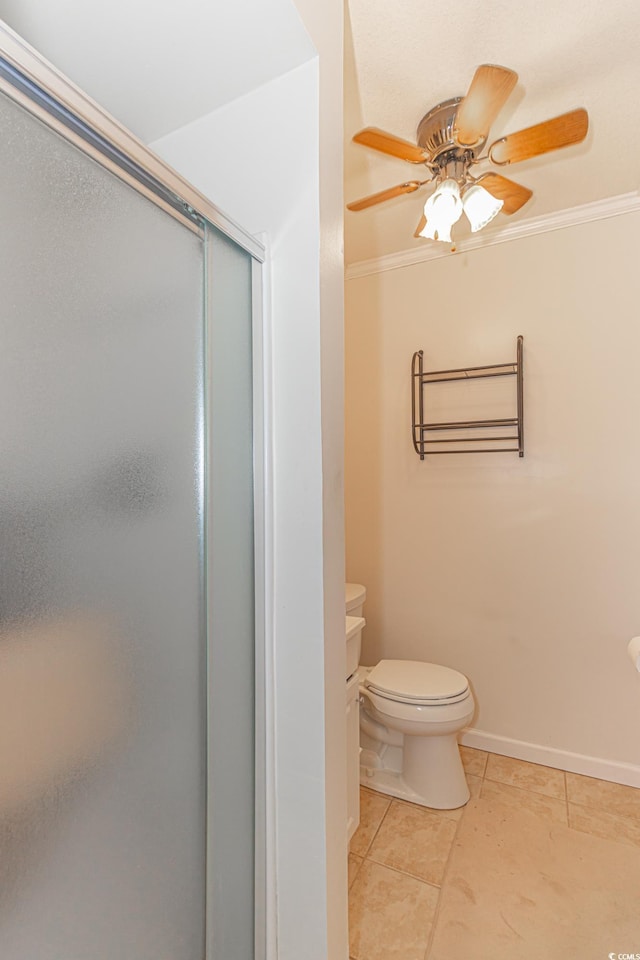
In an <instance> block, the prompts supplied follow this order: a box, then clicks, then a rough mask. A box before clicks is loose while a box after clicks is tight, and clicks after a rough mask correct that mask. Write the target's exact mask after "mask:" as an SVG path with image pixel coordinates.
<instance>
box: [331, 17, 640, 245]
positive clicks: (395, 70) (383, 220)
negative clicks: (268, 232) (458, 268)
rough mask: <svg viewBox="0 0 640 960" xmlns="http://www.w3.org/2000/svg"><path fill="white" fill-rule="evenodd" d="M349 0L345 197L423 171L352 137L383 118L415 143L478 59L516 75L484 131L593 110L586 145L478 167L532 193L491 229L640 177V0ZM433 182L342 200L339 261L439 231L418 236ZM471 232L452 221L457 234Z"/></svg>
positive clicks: (623, 187) (625, 189) (636, 184)
mask: <svg viewBox="0 0 640 960" xmlns="http://www.w3.org/2000/svg"><path fill="white" fill-rule="evenodd" d="M346 3H347V11H346V16H347V21H346V29H345V96H346V106H345V140H346V148H345V197H346V200H347V201H350V200H355V199H357V198H359V197H362V196H365V195H367V194H369V193H374V192H376V191H377V190H382V189H384V188H385V187H390V186H394V185H395V184H398V183H402V182H403V181H404V180H409V179H414V178H416V177H418V178H420V171H421V170H422V168H421V167H417V168H416V166H415V165H414V164H409V163H406V162H405V161H402V160H395V159H393V158H391V157H386V156H384V155H383V154H380V153H377V152H375V151H373V150H370V149H368V148H366V147H362V146H358V145H356V144H353V143H351V137H352V136H353V134H354V133H355V132H356V131H357V130H359V129H361V128H362V127H364V126H377V127H382V128H383V129H384V130H388V131H390V132H391V133H395V134H396V135H398V136H400V137H403V138H405V139H408V140H413V141H415V131H416V127H417V125H418V122H419V120H420V119H421V117H422V116H423V115H424V114H425V113H426V112H427V110H429V109H430V108H431V107H432V106H434V105H435V104H437V103H439V102H440V101H442V100H446V99H448V98H449V97H454V96H462V95H463V94H464V93H465V92H466V90H467V87H468V86H469V83H470V82H471V78H472V76H473V73H474V70H475V68H476V66H477V65H478V64H481V63H498V64H502V65H504V66H506V67H510V68H511V69H513V70H515V71H516V72H517V73H518V74H519V78H520V79H519V83H518V86H517V87H516V89H515V91H514V92H513V94H512V95H511V98H510V99H509V101H508V102H507V104H506V106H505V107H504V109H503V110H502V112H501V114H500V115H499V116H498V119H497V120H496V122H495V123H494V126H493V128H492V130H491V136H490V141H489V142H491V141H492V140H495V139H497V138H498V137H501V136H504V135H505V134H506V133H509V132H512V131H515V130H519V129H522V128H523V127H527V126H530V125H531V124H534V123H538V122H540V121H541V120H546V119H549V118H550V117H555V116H557V115H558V114H560V113H565V112H566V111H567V110H571V109H573V108H575V107H580V106H583V107H586V109H587V110H588V111H589V117H590V130H589V134H588V136H587V139H586V140H585V141H584V143H582V144H579V145H577V146H573V147H568V148H565V149H564V150H560V151H557V152H555V153H550V154H547V155H546V156H544V157H538V158H536V159H534V160H528V161H524V162H522V163H519V164H514V165H513V166H511V167H509V168H508V169H506V170H501V169H500V168H497V167H491V166H489V165H488V164H485V165H483V167H482V168H481V169H482V170H483V171H484V170H489V169H495V170H497V171H498V172H503V173H505V175H506V176H508V177H510V178H512V179H514V180H517V181H519V182H521V183H523V184H525V185H526V186H528V187H529V188H530V189H532V190H533V191H534V196H533V198H532V199H531V200H530V201H529V203H528V204H527V205H526V206H525V207H524V208H523V209H522V210H521V211H519V212H518V213H517V214H514V215H513V216H512V217H506V216H505V215H503V214H499V216H498V217H497V218H496V221H495V224H496V226H499V225H501V226H504V225H506V224H507V223H509V222H511V223H515V222H522V221H523V220H525V219H528V218H530V217H539V216H542V215H544V214H549V213H551V212H554V211H558V210H565V209H567V208H570V207H575V206H579V205H581V204H585V203H588V202H590V201H594V200H602V199H604V198H606V197H612V196H617V195H619V194H623V193H629V192H632V191H637V190H638V189H639V188H640V3H638V0H611V2H609V3H603V2H602V0H564V2H563V3H557V2H556V0H537V2H536V3H535V4H533V3H528V2H524V0H516V2H515V3H514V2H513V0H459V2H458V3H457V4H451V5H449V6H447V4H442V3H435V2H433V0H426V2H425V0H394V2H389V0H346ZM426 176H427V174H426V173H425V177H424V178H425V179H426ZM428 189H429V188H428V187H425V188H423V190H421V191H419V192H418V193H415V194H408V195H405V196H402V197H399V198H397V199H395V200H391V201H388V202H387V203H383V204H380V205H379V206H376V207H373V208H370V209H369V210H365V211H362V212H359V213H352V212H350V211H346V212H345V255H346V260H347V263H354V262H357V261H360V260H366V259H369V258H372V257H378V256H381V255H383V254H388V253H394V252H399V251H401V250H407V249H411V248H413V247H416V246H419V245H421V244H425V243H431V242H433V241H425V240H416V239H414V237H413V232H414V230H415V227H416V225H417V223H418V220H419V218H420V214H421V212H422V207H423V205H424V201H425V199H426V197H427V196H428V192H427V191H428ZM487 229H491V227H488V228H487ZM465 233H467V234H468V227H466V223H464V224H463V222H460V223H459V224H458V225H457V227H455V228H454V236H456V234H457V236H458V238H460V237H461V236H463V235H464V234H465Z"/></svg>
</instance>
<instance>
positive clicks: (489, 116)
mask: <svg viewBox="0 0 640 960" xmlns="http://www.w3.org/2000/svg"><path fill="white" fill-rule="evenodd" d="M517 82H518V74H517V73H515V72H514V71H513V70H508V69H507V67H499V66H496V65H495V64H492V63H483V64H482V66H480V67H478V69H477V70H476V72H475V74H474V77H473V80H472V81H471V86H470V87H469V92H468V93H467V95H466V97H465V98H464V100H463V101H462V103H461V104H460V105H459V106H458V109H457V111H456V119H455V124H454V131H453V135H454V138H455V140H456V142H457V143H458V144H460V146H461V147H474V146H475V145H476V144H478V143H480V141H482V140H484V139H485V137H486V136H487V134H488V132H489V128H490V127H491V124H492V123H493V121H494V120H495V118H496V117H497V116H498V114H499V113H500V110H501V109H502V107H503V106H504V105H505V103H506V102H507V99H508V97H509V95H510V94H511V91H512V90H513V88H514V87H515V85H516V83H517Z"/></svg>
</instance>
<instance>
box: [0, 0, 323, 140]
mask: <svg viewBox="0 0 640 960" xmlns="http://www.w3.org/2000/svg"><path fill="white" fill-rule="evenodd" d="M0 17H1V18H2V19H3V20H5V21H6V23H8V24H9V26H10V27H12V28H13V29H14V30H15V31H16V32H17V33H19V34H20V35H21V36H22V37H24V39H25V40H27V41H28V42H29V43H30V44H31V45H32V46H34V47H35V48H36V49H37V50H38V51H39V52H40V53H41V54H43V55H44V56H45V57H46V58H47V59H48V60H50V61H51V62H52V63H53V64H54V65H55V66H56V67H58V68H59V69H60V70H62V72H63V73H65V74H66V75H67V76H68V77H69V78H70V79H71V80H73V81H74V82H75V83H76V84H77V85H78V86H79V87H81V88H82V89H83V90H84V91H85V92H86V93H88V94H90V95H91V96H92V97H93V98H94V100H97V101H98V103H99V104H100V105H101V106H103V107H105V108H106V109H107V110H108V111H109V112H110V113H111V114H113V116H114V117H116V118H117V119H118V120H120V122H121V123H123V124H124V125H125V126H126V127H128V128H129V129H130V130H132V131H133V132H134V133H135V134H137V136H138V137H140V139H142V140H144V141H145V142H146V143H149V142H150V141H152V140H156V139H158V138H159V137H162V136H163V135H164V134H167V133H169V132H171V131H172V130H176V129H177V128H178V127H182V126H184V125H185V124H187V123H190V122H191V121H192V120H195V119H197V118H198V117H200V116H203V115H204V114H207V113H210V112H211V111H212V110H215V109H217V108H218V107H220V106H222V105H223V104H225V103H228V102H230V101H231V100H235V99H236V98H237V97H241V96H243V95H244V94H246V93H248V92H249V91H250V90H253V89H255V88H256V87H259V86H261V85H262V84H264V83H267V82H268V81H269V80H272V79H273V78H274V77H277V76H279V75H280V74H282V73H285V72H286V71H288V70H292V69H294V67H297V66H299V65H300V64H301V63H304V62H305V61H306V60H308V59H310V58H311V57H312V56H313V55H314V49H313V46H312V44H311V41H310V40H309V38H308V36H307V34H306V32H305V29H304V27H303V25H302V22H301V20H300V17H299V16H298V13H297V11H296V8H295V6H294V4H293V3H292V2H291V0H261V2H260V3H256V2H255V0H231V2H226V3H221V2H214V0H45V2H43V0H0ZM267 38H268V39H267Z"/></svg>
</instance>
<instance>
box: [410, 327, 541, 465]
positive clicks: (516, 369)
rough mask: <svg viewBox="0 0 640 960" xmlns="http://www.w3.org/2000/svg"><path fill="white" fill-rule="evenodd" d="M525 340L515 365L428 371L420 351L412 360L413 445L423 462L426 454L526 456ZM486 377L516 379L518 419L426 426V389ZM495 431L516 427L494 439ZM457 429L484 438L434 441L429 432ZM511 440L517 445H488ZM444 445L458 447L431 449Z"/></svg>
mask: <svg viewBox="0 0 640 960" xmlns="http://www.w3.org/2000/svg"><path fill="white" fill-rule="evenodd" d="M523 342H524V341H523V338H522V337H521V336H519V337H518V339H517V340H516V360H515V363H493V364H489V365H487V366H483V367H461V368H459V369H456V370H429V371H426V372H425V370H424V369H423V352H422V350H418V351H417V352H416V353H414V355H413V359H412V361H411V420H412V427H413V446H414V448H415V451H416V453H417V454H418V456H419V457H420V459H421V460H424V458H425V455H426V454H429V455H433V454H437V453H517V454H518V455H519V456H520V457H523V456H524V401H523V393H524V391H523V375H524V371H523V365H522V352H523ZM487 377H515V378H516V416H515V417H507V418H505V419H489V420H457V421H452V422H449V423H445V422H442V423H425V419H424V418H425V398H424V389H425V387H426V386H427V385H428V384H431V383H451V382H452V381H455V380H483V379H486V378H487ZM496 428H498V429H501V432H502V430H508V429H509V428H513V431H514V432H512V433H509V434H508V435H507V436H493V435H491V434H488V431H489V430H495V429H496ZM455 430H483V431H484V435H481V436H477V437H463V438H460V437H437V438H436V439H431V438H430V437H429V434H430V433H432V432H433V433H435V432H438V431H441V432H449V431H451V432H453V431H455ZM506 441H512V442H513V443H514V446H510V447H493V446H486V444H488V443H496V442H506ZM445 443H451V444H458V447H455V448H454V447H451V448H449V449H446V450H434V449H430V448H431V447H432V446H433V445H440V444H445ZM469 443H477V444H482V443H484V444H485V446H477V447H471V448H468V447H466V446H465V447H463V446H462V444H469Z"/></svg>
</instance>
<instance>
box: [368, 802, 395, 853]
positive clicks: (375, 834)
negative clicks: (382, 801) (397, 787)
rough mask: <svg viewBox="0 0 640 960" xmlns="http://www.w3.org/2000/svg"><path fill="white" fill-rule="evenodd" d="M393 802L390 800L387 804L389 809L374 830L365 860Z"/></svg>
mask: <svg viewBox="0 0 640 960" xmlns="http://www.w3.org/2000/svg"><path fill="white" fill-rule="evenodd" d="M392 803H393V800H389V803H388V805H387V809H386V810H385V812H384V813H383V814H382V819H381V820H380V823H379V824H378V826H377V827H376V829H375V830H374V831H373V836H372V837H371V840H370V842H369V844H368V846H367V849H366V851H365V853H364V855H363V859H364V860H367V859H368V857H369V851H370V850H371V847H372V846H373V841H374V840H375V838H376V837H377V836H378V833H379V832H380V827H381V826H382V824H383V823H384V821H385V820H386V817H387V814H388V813H389V810H391V804H392Z"/></svg>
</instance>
